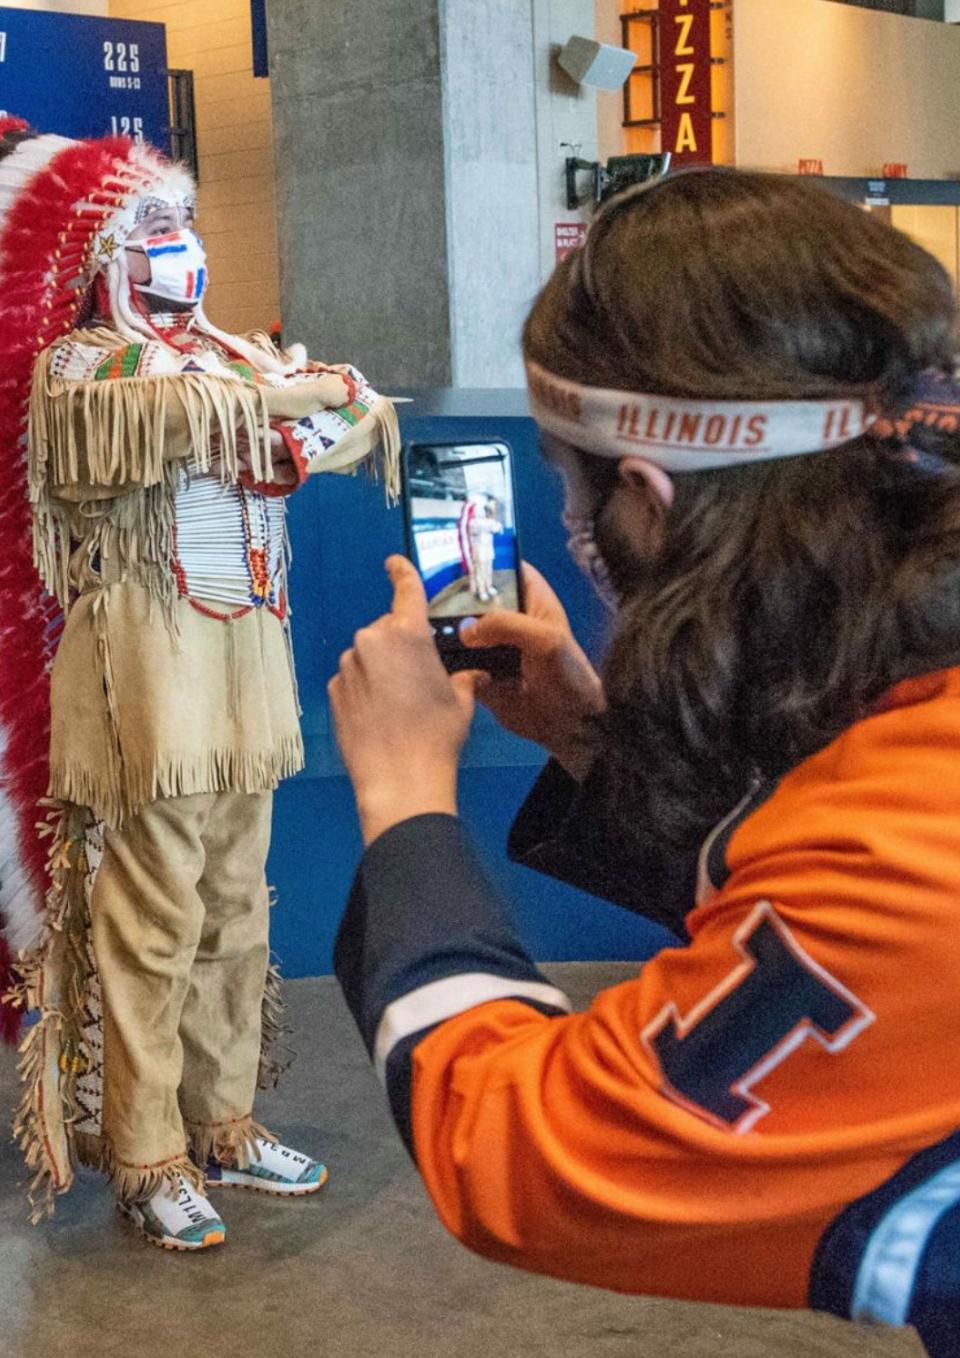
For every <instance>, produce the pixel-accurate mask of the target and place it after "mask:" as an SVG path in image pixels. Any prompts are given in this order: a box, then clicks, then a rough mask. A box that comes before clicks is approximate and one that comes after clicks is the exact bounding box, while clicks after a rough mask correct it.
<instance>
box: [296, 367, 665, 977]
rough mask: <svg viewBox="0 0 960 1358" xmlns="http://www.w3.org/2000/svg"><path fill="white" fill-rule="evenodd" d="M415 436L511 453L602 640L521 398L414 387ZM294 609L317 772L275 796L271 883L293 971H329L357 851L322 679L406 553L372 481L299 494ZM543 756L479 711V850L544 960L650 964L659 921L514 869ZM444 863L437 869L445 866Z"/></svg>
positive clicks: (592, 642) (467, 780)
mask: <svg viewBox="0 0 960 1358" xmlns="http://www.w3.org/2000/svg"><path fill="white" fill-rule="evenodd" d="M403 409H404V415H403V418H402V422H401V423H402V432H403V436H404V439H405V441H408V442H429V443H434V442H449V443H459V442H469V441H487V440H489V441H499V440H503V441H505V442H507V443H509V444H510V446H511V447H512V449H513V452H514V462H515V468H516V478H517V517H518V528H519V533H520V542H521V548H522V550H523V553H524V555H525V557H526V558H527V559H528V560H530V561H532V562H533V563H534V564H535V565H537V566H538V567H539V568H540V569H541V570H542V571H543V572H544V574H545V575H546V576H547V578H548V579H549V580H550V581H551V583H552V584H553V585H554V588H555V589H556V590H557V592H558V593H559V595H560V597H561V598H562V599H563V602H564V604H565V605H566V607H567V609H568V611H569V613H570V616H571V618H572V619H573V622H574V626H575V628H576V630H577V633H578V635H579V636H580V637H581V639H582V640H583V641H584V642H585V643H586V644H587V646H588V648H590V649H591V650H592V651H593V652H594V653H599V651H600V649H601V648H602V645H603V636H604V620H603V616H602V610H601V609H600V607H599V605H598V604H597V603H596V601H595V600H594V598H593V595H592V593H591V591H590V588H589V586H588V585H587V584H586V583H585V582H584V581H583V580H582V579H581V577H580V575H579V573H578V572H577V571H576V570H575V569H574V567H573V566H572V564H571V562H570V560H569V557H568V555H567V552H566V548H565V536H564V531H563V527H562V525H561V523H560V504H561V496H560V488H559V483H558V482H557V479H556V477H555V476H554V474H553V473H552V472H551V471H550V470H549V468H547V467H546V466H545V465H544V463H543V462H542V460H541V459H540V457H539V454H538V451H537V438H536V430H535V428H534V425H533V423H532V421H531V420H530V419H529V418H528V417H527V416H526V415H525V414H524V413H523V412H524V404H523V398H522V395H521V394H520V393H497V392H446V393H433V394H425V393H417V394H416V399H415V401H414V403H413V404H412V405H410V406H406V407H404V408H403ZM290 529H291V535H292V539H293V569H292V575H291V590H290V592H291V602H292V608H293V628H294V644H295V647H296V654H297V669H298V674H299V679H300V689H301V702H302V705H303V709H304V715H303V730H304V739H305V742H306V749H307V766H306V769H305V770H304V772H303V773H302V774H300V775H299V777H297V778H294V779H291V780H289V781H288V782H287V783H285V784H284V785H283V786H282V787H281V788H280V790H279V792H278V794H277V799H276V810H275V815H274V834H273V848H272V852H271V859H270V867H269V871H270V880H271V881H272V882H273V883H274V885H275V886H276V888H277V893H278V904H277V907H276V910H275V912H274V916H273V947H274V951H275V952H276V953H277V955H278V957H279V958H280V961H281V963H282V965H283V968H284V971H285V973H286V975H288V976H311V975H319V974H322V973H324V972H328V971H329V970H330V969H331V951H332V946H333V939H334V936H335V934H336V929H337V924H338V922H339V918H340V915H341V912H342V910H343V905H344V902H345V899H346V896H347V893H348V891H349V887H350V882H351V879H352V876H353V873H354V870H355V868H356V865H357V862H358V860H359V857H360V852H361V846H360V839H359V836H358V833H357V826H356V819H355V816H354V810H353V801H352V797H351V792H350V786H349V783H348V781H347V779H346V776H345V774H344V771H343V766H342V764H341V762H340V759H339V756H338V754H337V751H336V744H335V740H334V737H333V732H332V729H331V723H330V714H329V709H328V705H327V697H326V685H327V682H328V680H329V678H330V676H331V675H332V674H333V672H334V671H335V669H336V666H337V661H338V658H339V656H340V654H341V652H342V651H343V650H344V649H346V647H347V646H349V644H350V640H351V637H352V636H353V633H354V632H355V631H356V629H357V628H358V627H360V626H362V625H363V624H364V623H366V622H369V621H371V620H372V619H373V618H375V617H377V616H378V615H379V614H380V613H381V612H383V611H384V609H385V608H386V607H387V606H388V604H389V590H388V588H387V582H386V578H385V576H384V573H383V561H384V558H385V557H386V556H388V555H389V554H390V553H391V552H394V551H402V550H403V520H402V515H401V513H400V511H399V510H398V509H389V508H387V506H386V505H385V504H384V497H383V492H382V488H381V487H379V486H375V485H371V484H370V482H369V481H368V480H367V479H366V478H363V477H339V476H325V477H314V478H312V479H311V481H310V483H309V484H308V485H307V486H306V487H305V488H304V490H302V491H301V492H299V493H298V494H297V495H296V496H294V498H293V499H292V501H291V503H290ZM542 758H543V757H542V755H541V753H540V751H539V750H538V749H537V748H536V747H535V746H532V745H530V744H528V743H527V742H525V741H522V740H519V739H517V738H516V737H513V736H510V735H508V734H506V733H505V732H503V731H501V730H500V729H499V728H498V727H497V726H496V725H495V724H494V723H493V721H492V719H491V718H490V717H489V716H488V714H487V713H485V712H481V713H479V714H478V717H477V721H476V723H475V727H474V730H473V733H472V735H471V738H470V742H469V744H468V747H467V750H466V755H465V759H464V765H463V773H462V776H461V812H462V815H463V818H464V821H465V822H466V824H467V825H468V827H469V829H470V832H471V835H472V837H473V840H474V843H475V844H476V846H477V849H478V852H479V854H480V856H481V858H482V859H483V860H484V862H485V863H486V865H487V867H488V870H489V871H490V873H491V875H492V877H493V878H494V880H495V881H496V882H497V883H498V885H499V886H500V888H501V889H502V891H503V892H504V893H505V894H506V895H507V896H508V897H509V899H510V901H511V902H512V904H513V907H514V910H515V913H516V918H517V920H518V923H519V925H520V929H521V931H522V933H523V936H524V938H525V941H526V943H527V946H528V947H529V948H530V949H531V951H532V952H533V954H534V956H536V957H538V958H540V959H542V960H545V961H550V960H552V961H560V960H575V959H591V958H620V959H631V958H637V959H642V958H644V957H647V956H649V955H650V954H651V953H652V952H654V951H656V950H657V948H659V947H661V946H662V945H663V943H664V941H666V940H667V939H668V938H669V936H668V935H667V934H666V933H664V931H662V930H660V929H658V928H656V927H655V926H653V925H650V924H647V923H645V922H644V921H642V920H640V919H638V918H637V917H635V916H633V915H630V914H627V913H626V912H624V911H621V910H618V909H616V908H615V907H613V906H610V905H608V904H606V903H605V902H601V901H597V900H594V899H593V898H592V897H589V896H585V895H583V894H582V893H580V892H578V891H574V890H572V889H568V888H566V887H563V886H561V885H560V884H559V883H556V882H552V881H550V880H549V879H548V878H544V877H540V876H539V875H538V874H535V873H532V872H529V871H528V870H526V869H524V868H519V867H515V866H514V865H512V864H510V863H508V862H507V861H506V857H505V844H506V837H507V833H508V830H509V827H510V823H511V820H512V818H513V816H514V814H515V813H516V811H517V809H518V807H519V806H520V804H521V802H522V801H523V798H524V796H525V795H526V793H527V791H528V790H529V788H530V787H531V786H532V784H533V782H534V781H535V779H536V776H537V772H538V769H539V767H540V765H541V763H542ZM442 870H443V865H442V864H437V871H438V872H442Z"/></svg>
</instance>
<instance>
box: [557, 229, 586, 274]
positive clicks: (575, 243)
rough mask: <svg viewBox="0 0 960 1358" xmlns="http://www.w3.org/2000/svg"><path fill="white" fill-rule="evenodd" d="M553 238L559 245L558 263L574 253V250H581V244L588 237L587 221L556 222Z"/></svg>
mask: <svg viewBox="0 0 960 1358" xmlns="http://www.w3.org/2000/svg"><path fill="white" fill-rule="evenodd" d="M553 238H554V242H555V243H556V247H557V263H558V264H559V263H560V262H561V260H564V259H566V257H567V255H572V254H573V252H574V250H579V248H580V246H581V245H582V244H583V242H584V241H585V240H586V239H587V224H586V222H556V223H555V224H554V228H553Z"/></svg>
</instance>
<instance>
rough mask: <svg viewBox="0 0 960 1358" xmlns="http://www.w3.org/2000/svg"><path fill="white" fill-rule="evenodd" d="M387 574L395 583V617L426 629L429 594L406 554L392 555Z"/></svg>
mask: <svg viewBox="0 0 960 1358" xmlns="http://www.w3.org/2000/svg"><path fill="white" fill-rule="evenodd" d="M387 574H388V575H389V577H390V583H391V584H392V585H393V604H392V606H391V609H390V611H391V613H392V614H393V616H394V617H395V618H398V619H400V620H402V621H403V622H406V623H409V624H410V625H411V626H414V627H417V628H418V629H419V630H421V631H424V630H426V627H427V594H426V590H425V589H424V588H423V581H422V580H421V579H420V576H419V575H418V574H417V571H416V569H415V568H414V566H413V565H412V563H411V562H409V561H408V560H407V558H406V557H405V556H391V557H390V558H389V559H388V561H387Z"/></svg>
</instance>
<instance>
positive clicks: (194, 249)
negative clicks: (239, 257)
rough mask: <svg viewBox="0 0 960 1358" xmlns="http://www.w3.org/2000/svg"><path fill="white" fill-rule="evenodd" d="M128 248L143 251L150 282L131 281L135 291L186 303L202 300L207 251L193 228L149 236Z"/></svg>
mask: <svg viewBox="0 0 960 1358" xmlns="http://www.w3.org/2000/svg"><path fill="white" fill-rule="evenodd" d="M127 249H128V250H137V251H140V252H141V253H143V254H145V255H146V257H147V261H148V263H149V265H150V281H149V283H134V285H133V286H134V287H135V288H136V290H137V292H143V293H147V294H148V295H149V296H150V297H162V298H163V299H164V300H165V301H168V302H179V303H180V304H181V305H184V304H186V305H188V306H196V305H197V304H198V303H199V302H201V301H202V300H203V295H204V293H205V292H206V290H207V252H206V251H205V250H204V248H203V242H202V241H201V239H200V237H199V236H198V235H197V234H196V232H195V231H190V230H186V229H182V230H180V231H169V232H167V233H166V234H164V235H162V236H148V237H147V239H146V240H143V241H137V242H136V243H135V244H131V245H128V246H127Z"/></svg>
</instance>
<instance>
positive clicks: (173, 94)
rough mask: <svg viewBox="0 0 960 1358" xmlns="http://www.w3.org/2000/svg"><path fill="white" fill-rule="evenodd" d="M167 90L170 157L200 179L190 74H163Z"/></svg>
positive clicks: (194, 108) (191, 75)
mask: <svg viewBox="0 0 960 1358" xmlns="http://www.w3.org/2000/svg"><path fill="white" fill-rule="evenodd" d="M167 82H168V85H169V90H170V154H171V155H172V156H173V158H174V160H180V161H183V163H184V164H185V165H186V166H187V167H188V169H189V170H190V171H191V173H192V174H193V177H194V179H199V178H200V161H199V157H198V155H197V109H196V102H195V100H194V93H193V72H192V71H167Z"/></svg>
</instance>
